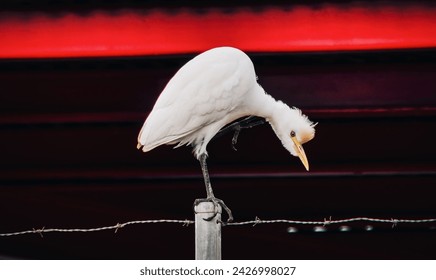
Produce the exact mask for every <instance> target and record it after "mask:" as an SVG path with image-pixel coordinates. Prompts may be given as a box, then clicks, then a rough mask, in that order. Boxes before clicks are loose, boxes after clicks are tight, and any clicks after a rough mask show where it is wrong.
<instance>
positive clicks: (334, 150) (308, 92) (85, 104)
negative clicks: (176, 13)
mask: <svg viewBox="0 0 436 280" xmlns="http://www.w3.org/2000/svg"><path fill="white" fill-rule="evenodd" d="M20 3H22V2H20ZM241 3H242V4H244V3H243V2H241ZM333 3H336V2H333ZM67 4H69V3H67ZM67 4H65V5H66V6H62V8H65V7H67ZM75 5H76V4H75ZM93 5H95V6H92V5H91V6H90V7H91V8H101V7H100V6H99V5H101V3H100V2H98V1H97V2H95V3H94V4H93ZM118 5H119V4H117V5H115V6H114V7H112V6H111V7H110V8H111V9H112V8H113V9H118V8H119V6H118ZM135 5H140V4H138V3H137V2H135V3H134V7H136V6H135ZM277 5H278V6H279V5H280V2H278V4H277ZM367 5H371V3H369V2H368V3H367ZM29 7H30V8H28V9H31V10H33V9H34V7H35V6H32V5H30V6H29ZM80 7H81V6H80ZM87 7H88V6H87ZM8 8H9V9H18V10H21V9H22V6H20V5H18V4H17V5H15V3H13V1H12V2H11V4H10V6H9V7H8ZM104 8H107V7H104ZM169 8H171V9H177V8H178V7H172V6H171V7H169ZM42 9H48V10H50V9H49V8H47V6H43V8H42ZM249 55H250V56H251V57H252V60H253V62H254V64H255V67H256V71H257V74H258V76H259V83H261V84H262V86H263V87H264V88H265V90H266V91H267V92H268V93H269V94H271V95H273V96H274V97H276V98H278V99H281V100H283V101H284V102H286V103H288V104H289V105H292V106H297V107H300V108H301V109H303V111H304V112H305V113H306V114H307V115H309V117H310V118H311V119H312V120H314V121H316V122H319V124H318V126H317V132H316V137H315V139H314V140H313V141H311V142H309V143H307V144H306V145H305V150H306V153H307V155H308V158H309V161H310V164H311V171H310V172H305V171H304V170H303V169H304V168H303V166H302V165H301V163H300V162H299V161H298V159H297V158H294V157H291V156H290V155H289V153H288V152H287V151H286V150H284V148H283V147H282V146H281V145H280V143H279V141H278V139H276V136H275V135H274V133H273V132H272V130H271V128H270V127H269V126H268V125H263V126H260V127H255V128H252V129H250V130H245V131H242V132H241V135H240V137H239V142H238V144H237V148H238V151H237V152H235V151H233V150H232V149H231V146H230V143H231V135H227V136H224V137H221V138H218V139H216V140H214V141H212V142H211V143H210V145H209V149H208V151H209V154H210V157H209V168H210V173H211V178H212V184H213V186H214V190H215V194H216V195H217V197H219V198H221V199H223V200H224V201H225V202H226V203H227V205H228V206H229V207H230V208H231V209H232V210H233V212H234V215H235V219H236V221H245V220H253V219H254V218H255V217H256V216H258V217H259V218H261V219H264V220H266V219H293V220H317V221H322V220H324V219H325V218H326V219H328V218H329V217H330V216H331V217H332V219H342V218H352V217H362V216H365V217H375V218H385V219H391V218H404V219H426V218H435V217H436V204H435V203H434V197H435V194H436V189H435V183H436V169H435V156H436V149H435V148H434V143H435V140H436V136H435V134H434V133H433V131H435V129H436V124H435V119H436V110H435V108H436V95H435V93H436V83H435V82H434V81H435V79H436V71H435V67H434V65H435V62H436V51H435V49H434V48H426V49H405V50H378V51H371V50H368V51H347V52H344V51H341V52H339V51H338V52H299V53H263V52H262V53H261V52H251V53H249ZM193 56H194V54H183V55H182V54H175V55H165V56H135V57H108V58H71V59H68V58H63V59H3V60H1V61H0V88H1V90H0V112H1V113H0V141H1V142H0V143H1V145H0V155H1V161H0V213H1V218H2V222H1V223H0V233H6V232H13V231H21V230H27V229H32V228H35V229H39V228H43V227H46V228H87V227H99V226H105V225H113V224H116V223H122V222H126V221H130V220H145V219H182V220H184V219H193V211H192V203H193V201H194V200H195V199H196V198H201V197H203V196H205V192H204V186H203V181H202V177H201V171H200V168H199V164H198V162H197V161H196V160H195V159H194V158H193V157H192V154H191V151H190V149H189V148H186V147H182V148H179V149H176V150H173V149H172V148H171V147H160V148H158V149H155V150H153V151H151V152H149V153H146V154H143V153H142V152H139V151H138V150H136V137H137V134H138V132H139V129H140V128H141V125H142V122H143V121H144V119H145V118H146V116H147V114H148V112H149V110H151V108H152V106H153V104H154V101H155V100H156V98H157V96H158V95H159V93H160V91H161V90H162V89H163V87H164V86H165V84H166V82H167V81H168V80H169V79H170V78H171V77H172V75H173V74H174V73H175V72H176V71H177V69H178V68H179V67H180V66H181V65H183V64H184V63H185V62H187V61H188V60H189V59H190V58H192V57H193ZM368 225H371V226H372V227H373V230H372V231H366V230H365V227H366V226H368ZM348 226H349V227H350V228H351V230H350V231H349V232H342V231H340V225H328V226H327V231H326V232H323V233H316V232H314V231H313V227H312V226H308V225H306V226H305V225H298V226H295V227H296V228H297V229H298V232H297V233H288V227H289V225H287V224H271V225H264V224H261V225H257V226H255V227H252V226H250V225H248V226H227V227H224V228H223V258H225V259H239V258H241V259H345V258H347V259H369V258H375V259H386V258H389V259H426V258H434V257H435V253H434V249H435V246H436V238H435V236H436V235H435V234H436V232H435V223H418V224H398V225H396V226H395V227H392V224H380V223H371V222H355V223H350V224H348ZM0 255H1V256H3V257H4V258H35V259H47V258H49V259H76V258H77V259H79V258H80V259H82V258H86V259H94V258H99V259H191V258H194V226H193V225H191V226H188V227H183V226H182V225H181V224H144V225H133V226H129V227H125V228H122V229H120V230H119V231H118V232H117V233H116V234H114V232H113V231H104V232H95V233H45V234H44V237H43V238H41V236H40V235H39V234H31V235H22V236H15V237H0Z"/></svg>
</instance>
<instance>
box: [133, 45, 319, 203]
mask: <svg viewBox="0 0 436 280" xmlns="http://www.w3.org/2000/svg"><path fill="white" fill-rule="evenodd" d="M244 116H259V117H262V118H265V119H266V121H268V122H269V123H270V125H271V126H272V128H273V130H274V132H275V133H276V135H277V137H278V138H279V139H280V140H281V142H282V144H283V146H284V147H285V148H286V149H287V150H288V151H289V152H290V153H291V154H292V155H294V156H298V157H300V159H301V160H302V162H303V164H304V166H305V167H306V169H308V168H309V166H308V162H307V159H306V155H305V154H304V150H303V148H302V146H301V144H303V143H305V142H307V141H309V140H311V139H312V138H313V137H314V133H315V129H314V124H313V123H312V122H310V121H309V120H308V118H307V117H306V116H305V115H303V114H302V113H301V111H300V110H299V109H297V108H290V107H289V106H288V105H286V104H284V103H283V102H281V101H276V100H275V99H274V98H273V97H271V96H270V95H268V94H266V93H265V91H264V90H263V89H262V87H261V86H260V85H259V84H258V83H257V78H256V73H255V70H254V66H253V63H252V61H251V60H250V58H249V57H248V56H247V55H246V54H245V53H244V52H242V51H241V50H238V49H236V48H232V47H219V48H214V49H211V50H208V51H206V52H203V53H201V54H199V55H198V56H196V57H194V58H193V59H192V60H190V61H189V62H187V63H186V64H185V65H184V66H183V67H182V68H180V70H179V71H178V72H177V73H176V74H175V75H174V77H173V78H172V79H171V80H170V81H169V82H168V84H167V85H166V87H165V88H164V90H163V91H162V93H161V94H160V96H159V98H158V99H157V101H156V103H155V105H154V107H153V110H152V111H151V113H150V114H149V116H148V117H147V119H146V121H145V123H144V125H143V127H142V129H141V132H140V133H139V136H138V148H142V150H143V151H144V152H147V151H150V150H152V149H154V148H156V147H158V146H160V145H163V144H177V146H176V147H179V146H182V145H185V144H190V145H192V146H193V148H194V154H195V156H196V157H197V159H198V160H200V163H201V164H202V167H204V168H203V175H205V183H206V189H208V180H209V178H206V175H207V169H206V170H205V168H206V157H207V151H206V147H207V144H208V143H209V141H210V140H211V139H212V138H213V137H214V136H215V135H216V133H217V132H218V131H220V129H221V128H223V127H224V126H225V125H227V124H229V123H231V122H233V121H235V120H237V119H239V118H241V117H244ZM203 163H204V166H203ZM205 171H206V174H205ZM209 187H210V183H209ZM208 199H209V200H215V198H214V196H213V193H212V189H211V187H210V193H209V191H208ZM218 202H219V203H221V202H222V201H218Z"/></svg>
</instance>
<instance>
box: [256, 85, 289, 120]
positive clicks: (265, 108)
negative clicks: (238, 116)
mask: <svg viewBox="0 0 436 280" xmlns="http://www.w3.org/2000/svg"><path fill="white" fill-rule="evenodd" d="M250 105H251V106H252V108H250V109H251V111H252V113H254V114H255V115H256V116H258V117H262V118H265V119H266V120H267V121H268V122H269V123H274V120H275V119H277V117H276V116H279V115H280V114H281V112H282V111H283V110H290V108H289V106H288V105H286V104H285V103H283V102H282V101H277V100H276V99H274V97H272V96H271V95H269V94H267V93H266V92H265V91H264V90H263V88H262V87H261V86H259V85H256V86H255V87H254V88H253V92H252V102H251V104H250Z"/></svg>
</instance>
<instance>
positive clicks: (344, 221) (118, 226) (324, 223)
mask: <svg viewBox="0 0 436 280" xmlns="http://www.w3.org/2000/svg"><path fill="white" fill-rule="evenodd" d="M352 222H374V223H387V224H392V227H395V226H396V225H398V224H400V223H402V224H418V223H436V218H434V219H433V218H431V219H394V218H391V219H379V218H368V217H355V218H349V219H339V220H332V218H331V217H329V219H324V220H323V221H301V220H286V219H276V220H261V219H260V218H258V217H256V218H255V219H254V220H251V221H244V222H232V223H225V225H226V226H243V225H253V226H256V225H258V224H273V223H283V224H293V225H321V226H328V225H333V224H347V223H352ZM158 223H177V224H182V226H189V225H190V224H195V222H194V221H192V220H171V219H158V220H137V221H129V222H125V223H117V224H115V225H112V226H103V227H96V228H45V227H43V228H40V229H35V228H33V229H31V230H24V231H17V232H9V233H0V237H8V236H17V235H25V234H39V235H41V237H43V233H49V232H61V233H76V232H82V233H87V232H88V233H89V232H97V231H106V230H115V233H117V232H118V230H120V229H121V228H124V227H125V226H130V225H137V224H158Z"/></svg>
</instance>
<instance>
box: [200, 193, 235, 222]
mask: <svg viewBox="0 0 436 280" xmlns="http://www.w3.org/2000/svg"><path fill="white" fill-rule="evenodd" d="M201 202H212V203H213V204H214V206H215V207H214V208H215V211H214V214H213V215H212V216H210V217H209V218H204V220H205V221H211V220H212V219H213V218H215V217H216V215H217V214H218V205H220V206H221V207H222V208H223V209H224V210H225V211H226V212H227V215H228V216H229V218H228V219H227V222H228V223H230V222H232V221H233V215H232V211H231V210H230V208H229V207H227V205H226V204H225V203H224V201H222V200H221V199H218V198H216V197H211V198H199V199H196V200H195V201H194V206H197V205H198V204H200V203H201ZM194 212H195V208H194Z"/></svg>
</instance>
